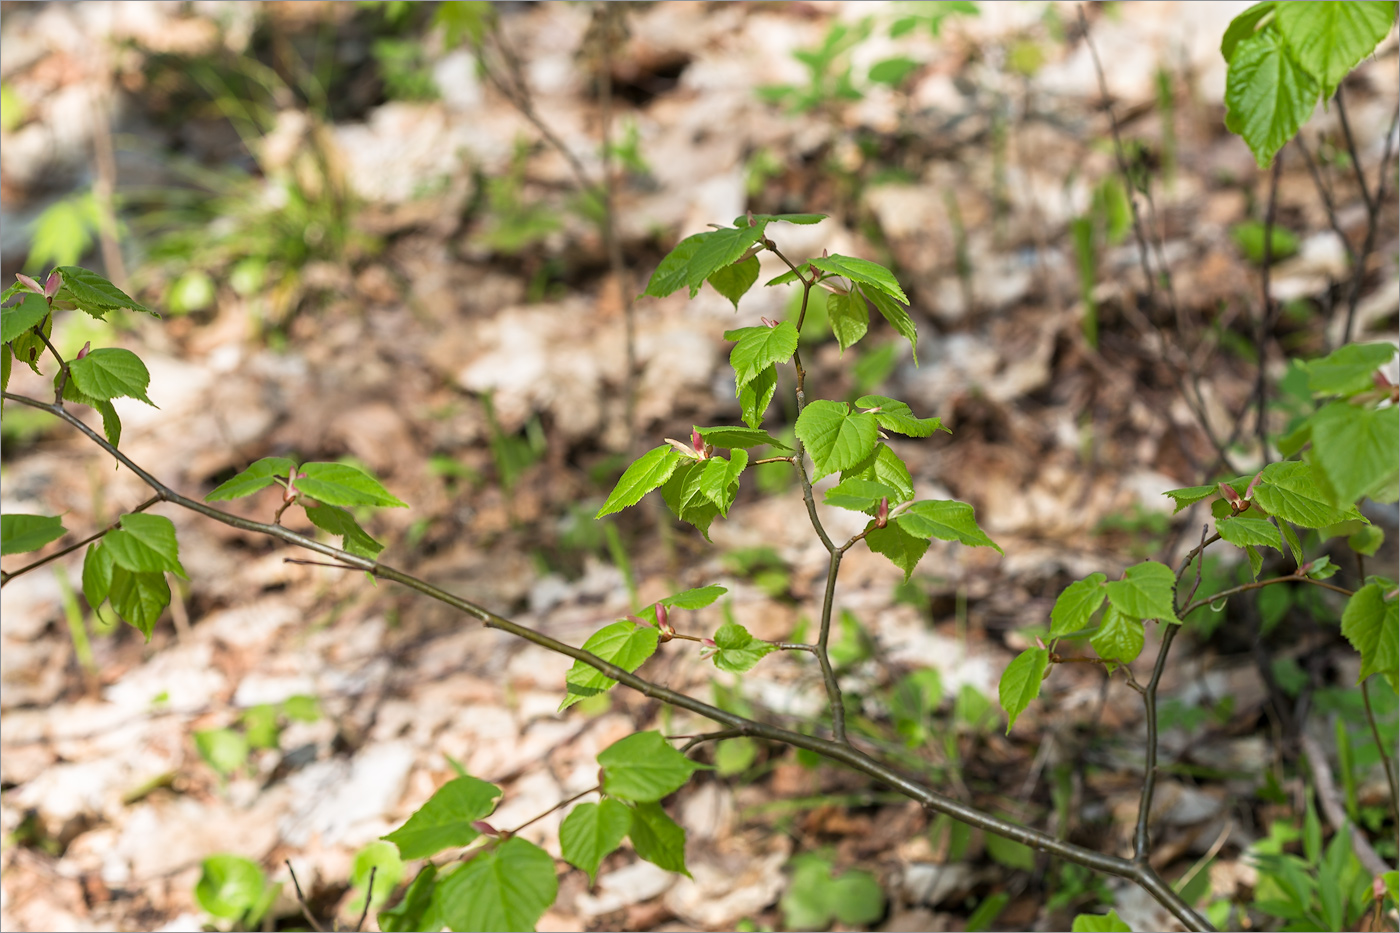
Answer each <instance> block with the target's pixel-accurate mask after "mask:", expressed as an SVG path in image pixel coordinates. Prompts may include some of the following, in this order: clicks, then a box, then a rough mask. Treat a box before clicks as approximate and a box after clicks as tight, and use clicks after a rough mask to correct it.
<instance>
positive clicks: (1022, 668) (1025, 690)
mask: <svg viewBox="0 0 1400 933" xmlns="http://www.w3.org/2000/svg"><path fill="white" fill-rule="evenodd" d="M1049 664H1050V652H1049V650H1048V649H1046V648H1027V649H1026V650H1025V651H1022V652H1021V653H1020V654H1018V655H1017V656H1016V659H1015V660H1014V661H1012V662H1011V663H1010V664H1008V665H1007V666H1006V672H1005V673H1003V674H1002V675H1001V683H1000V685H998V687H997V695H998V696H999V697H1000V699H1001V708H1002V709H1004V710H1006V717H1007V718H1006V734H1007V735H1010V734H1011V727H1012V726H1014V725H1016V717H1017V716H1020V715H1021V713H1023V712H1024V711H1025V709H1026V707H1028V706H1030V705H1031V701H1032V700H1034V699H1035V698H1036V697H1038V696H1040V682H1041V681H1042V680H1044V679H1045V668H1046V667H1047V666H1048V665H1049Z"/></svg>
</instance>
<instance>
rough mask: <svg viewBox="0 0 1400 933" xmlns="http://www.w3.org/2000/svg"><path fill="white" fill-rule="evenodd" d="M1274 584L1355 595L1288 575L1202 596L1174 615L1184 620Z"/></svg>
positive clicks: (1309, 578)
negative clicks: (1228, 600) (1193, 614)
mask: <svg viewBox="0 0 1400 933" xmlns="http://www.w3.org/2000/svg"><path fill="white" fill-rule="evenodd" d="M1275 583H1310V584H1312V585H1313V586H1320V587H1322V588H1323V589H1324V590H1331V591H1332V592H1334V593H1341V594H1342V595H1343V596H1352V595H1355V594H1353V593H1352V591H1351V590H1349V589H1347V588H1346V587H1344V586H1337V585H1336V584H1335V583H1328V582H1327V581H1326V580H1314V579H1313V578H1312V577H1309V576H1304V575H1301V574H1290V575H1289V576H1286V577H1275V578H1273V579H1272V580H1255V581H1254V582H1253V583H1242V584H1240V585H1239V586H1235V587H1231V588H1230V589H1228V590H1221V591H1220V592H1219V593H1212V594H1211V595H1209V596H1202V597H1201V598H1200V599H1198V600H1196V601H1195V602H1192V603H1187V605H1186V606H1185V608H1183V609H1182V610H1181V611H1179V612H1178V613H1177V614H1176V615H1177V618H1185V617H1186V616H1188V615H1190V614H1191V613H1193V612H1195V611H1196V610H1197V609H1199V608H1201V607H1202V606H1208V605H1210V604H1211V603H1214V602H1219V601H1220V600H1222V599H1227V598H1229V597H1231V596H1234V595H1236V594H1239V593H1247V592H1249V591H1250V590H1257V589H1260V588H1262V587H1265V586H1273V585H1274V584H1275Z"/></svg>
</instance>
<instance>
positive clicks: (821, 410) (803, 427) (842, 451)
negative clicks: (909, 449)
mask: <svg viewBox="0 0 1400 933" xmlns="http://www.w3.org/2000/svg"><path fill="white" fill-rule="evenodd" d="M794 430H795V432H796V434H797V438H798V440H800V441H802V443H803V444H804V445H805V446H806V447H807V452H808V453H810V454H811V455H812V463H813V465H814V466H815V468H816V469H815V472H814V474H813V476H812V480H813V482H815V481H816V480H819V479H821V478H822V477H823V476H827V475H829V474H831V473H835V472H837V471H838V470H846V469H850V468H851V467H854V466H855V465H856V464H858V463H860V462H861V461H862V460H864V459H865V458H866V457H868V456H870V454H871V453H873V452H874V450H875V445H876V443H877V442H878V440H879V435H880V429H879V426H878V425H877V423H876V421H875V416H874V415H867V414H864V413H863V412H853V411H851V409H850V406H848V405H846V404H844V403H842V402H832V401H828V400H826V399H818V400H817V401H814V402H809V403H808V404H807V407H806V408H804V409H802V414H800V415H798V416H797V424H796V426H795V428H794Z"/></svg>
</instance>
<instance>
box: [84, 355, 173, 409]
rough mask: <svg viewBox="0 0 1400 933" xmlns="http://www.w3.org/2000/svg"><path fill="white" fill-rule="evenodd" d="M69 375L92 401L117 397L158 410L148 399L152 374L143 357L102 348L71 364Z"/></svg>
mask: <svg viewBox="0 0 1400 933" xmlns="http://www.w3.org/2000/svg"><path fill="white" fill-rule="evenodd" d="M68 374H69V377H70V378H72V380H73V381H74V382H75V383H77V386H78V389H79V390H80V391H81V392H82V393H83V394H84V395H86V396H88V397H89V398H95V399H101V400H102V401H108V400H110V399H114V398H134V399H136V400H138V401H142V402H145V403H146V404H147V405H150V406H151V407H152V408H155V407H157V406H156V403H155V402H152V401H151V400H150V399H149V398H147V397H146V388H147V387H148V386H149V385H150V384H151V374H150V372H149V371H148V370H147V369H146V364H145V363H143V362H141V358H140V357H139V356H137V355H136V354H135V353H132V352H131V351H130V350H124V349H122V348H121V347H102V348H100V349H97V350H93V351H92V352H91V353H89V354H88V355H87V356H85V357H83V358H82V359H80V360H70V361H69V362H68Z"/></svg>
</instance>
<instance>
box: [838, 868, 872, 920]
mask: <svg viewBox="0 0 1400 933" xmlns="http://www.w3.org/2000/svg"><path fill="white" fill-rule="evenodd" d="M831 903H832V907H833V909H834V911H835V913H836V919H837V920H839V921H841V923H843V924H845V925H846V926H848V927H854V928H856V929H862V928H866V927H869V926H870V925H871V924H873V923H875V922H876V921H877V920H879V919H880V918H881V917H883V916H884V915H885V892H884V891H882V890H881V889H880V883H879V882H878V881H876V880H875V876H874V875H872V874H871V873H870V872H868V871H860V870H858V869H852V870H851V871H845V872H842V873H841V874H840V875H837V876H836V880H835V881H833V882H832V884H831Z"/></svg>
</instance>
